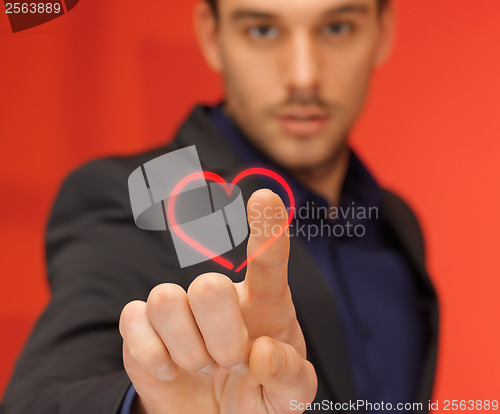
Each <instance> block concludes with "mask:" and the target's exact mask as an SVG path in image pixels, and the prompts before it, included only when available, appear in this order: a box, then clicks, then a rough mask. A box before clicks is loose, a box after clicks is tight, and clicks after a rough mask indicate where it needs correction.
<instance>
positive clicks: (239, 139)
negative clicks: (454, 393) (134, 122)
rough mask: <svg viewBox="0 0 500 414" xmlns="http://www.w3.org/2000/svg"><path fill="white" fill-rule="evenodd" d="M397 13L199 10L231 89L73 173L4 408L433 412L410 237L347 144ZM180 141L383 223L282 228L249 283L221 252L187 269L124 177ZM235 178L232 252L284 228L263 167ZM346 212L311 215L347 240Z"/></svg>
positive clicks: (430, 294)
mask: <svg viewBox="0 0 500 414" xmlns="http://www.w3.org/2000/svg"><path fill="white" fill-rule="evenodd" d="M393 21H394V17H393V9H392V5H391V4H390V2H387V1H383V0H307V1H304V0H218V1H217V2H215V1H214V2H210V3H207V2H202V3H200V4H199V5H198V6H197V8H196V11H195V22H196V29H197V35H198V38H199V42H200V45H201V49H202V51H203V53H204V55H205V57H206V59H207V62H208V63H209V64H210V66H211V67H212V68H213V69H214V70H216V71H218V72H220V73H221V75H222V77H223V79H224V85H225V100H224V102H223V103H222V104H221V105H218V106H216V107H215V108H207V107H198V108H196V109H195V110H194V112H193V113H192V114H191V116H190V117H189V119H188V120H187V121H186V122H185V123H184V125H183V126H182V128H181V129H180V131H179V133H178V135H177V137H176V138H175V140H174V141H173V142H172V143H171V144H170V145H168V146H167V147H163V148H160V149H158V150H156V151H153V152H150V153H147V154H141V155H138V156H135V157H130V158H114V159H107V160H101V161H97V162H94V163H91V164H89V165H87V166H85V167H83V168H81V169H80V170H78V171H76V172H75V173H73V174H72V175H71V176H70V177H69V178H68V179H67V180H66V182H65V184H64V185H63V188H62V190H61V193H60V195H59V198H58V200H57V202H56V204H55V207H54V210H53V214H52V217H51V221H50V224H49V229H48V233H47V257H48V270H49V280H50V283H51V287H52V300H51V303H50V304H49V306H48V308H47V310H46V311H45V313H44V314H43V316H42V317H41V319H40V321H39V323H38V324H37V326H36V328H35V330H34V332H33V334H32V336H31V339H30V341H29V342H28V344H27V346H26V349H25V350H24V352H23V354H22V356H21V358H20V360H19V362H18V365H17V367H16V371H15V374H14V376H13V379H12V381H11V384H10V386H9V388H8V390H7V393H6V396H5V400H4V402H3V405H2V410H4V412H5V413H7V414H14V413H89V412H91V413H94V412H96V413H97V412H99V413H118V412H120V413H128V412H132V413H148V414H153V413H155V414H156V413H166V414H170V413H188V414H189V413H209V414H210V413H293V412H303V411H305V410H306V409H307V408H308V407H309V406H308V404H309V403H311V402H312V401H313V400H314V401H315V403H317V404H316V405H315V406H311V407H310V408H315V409H316V410H320V409H322V410H325V411H332V412H334V411H337V412H338V411H341V412H348V411H353V410H354V408H353V406H352V405H351V404H353V403H355V402H356V401H358V400H360V401H362V402H363V404H359V403H357V404H358V405H357V406H356V409H359V412H372V411H380V404H382V403H384V404H386V405H385V408H386V409H388V410H389V411H399V412H412V411H415V412H417V411H418V412H423V411H427V400H428V399H429V398H430V393H431V390H432V384H433V377H434V367H435V359H436V347H437V301H436V296H435V292H434V290H433V287H432V284H431V282H430V280H429V278H428V276H427V274H426V271H425V266H424V249H423V243H422V237H421V234H420V230H419V228H418V224H417V222H416V220H415V218H414V216H413V214H412V213H411V211H410V210H409V209H408V207H407V206H406V205H405V204H404V203H403V202H402V201H401V200H400V199H398V198H397V197H396V196H395V195H394V194H392V193H389V192H387V191H383V190H382V189H380V187H379V186H378V184H377V183H376V182H375V180H374V179H373V178H372V177H371V175H370V174H369V172H368V171H367V170H366V169H365V168H364V166H363V164H362V163H361V161H360V160H359V159H358V158H357V157H356V156H355V154H354V153H353V152H352V151H351V150H350V149H349V147H348V144H347V138H348V136H349V131H350V130H351V128H352V126H353V124H354V123H355V121H356V119H357V117H358V115H359V113H360V112H361V109H362V106H363V103H364V101H365V97H366V94H367V90H368V85H369V83H370V78H371V74H372V72H373V70H374V69H375V68H376V67H377V66H378V65H379V64H380V63H381V62H383V61H384V60H385V58H386V56H387V54H388V50H389V47H390V44H391V39H392V36H393V26H394V22H393ZM191 145H195V146H196V148H197V151H198V153H199V155H200V159H201V163H202V166H203V169H204V170H205V171H211V172H215V173H218V174H220V175H221V176H223V177H224V178H225V179H226V180H227V181H228V182H229V181H230V180H231V179H232V178H233V177H234V176H235V175H236V173H238V172H239V171H242V170H243V169H245V168H248V167H249V166H255V165H261V166H266V167H269V168H271V169H274V170H275V171H279V172H280V174H281V175H282V176H283V177H286V180H287V181H288V182H289V184H290V185H291V187H292V188H293V192H294V195H295V198H296V201H297V207H299V206H300V207H306V211H308V212H309V213H312V211H313V207H311V206H313V205H321V206H324V207H327V208H328V209H330V210H327V211H331V209H332V208H340V209H341V211H342V208H344V209H346V208H347V207H349V206H352V207H356V208H365V209H369V208H374V209H375V210H376V211H380V214H377V215H376V216H375V217H371V218H370V220H367V221H366V222H365V221H363V220H364V218H363V217H353V218H352V219H353V222H354V224H356V225H358V224H362V229H363V233H362V234H361V235H357V236H356V235H354V236H353V235H352V234H351V235H346V233H343V234H337V233H334V235H332V233H329V234H327V235H326V236H325V235H324V234H322V235H321V236H317V237H305V236H304V235H301V234H299V231H298V229H299V224H300V223H298V220H295V221H294V222H293V223H292V224H293V225H294V226H295V229H297V235H295V234H294V233H293V231H292V228H291V229H290V230H289V231H287V232H283V233H282V234H280V235H279V236H278V237H277V238H276V240H275V241H274V242H273V243H272V244H271V245H270V246H269V247H268V248H267V249H266V250H264V251H263V252H261V254H259V255H258V256H256V257H255V259H254V260H252V261H250V262H249V264H248V266H247V268H246V272H244V273H245V274H244V275H241V274H239V273H236V272H233V271H225V269H222V268H221V267H220V266H219V265H217V264H216V263H213V262H205V263H202V264H199V265H195V266H191V267H188V268H184V269H180V268H179V263H178V261H177V257H176V254H175V249H174V247H173V245H172V240H171V238H170V237H169V235H168V233H166V232H163V233H153V232H146V231H143V230H140V229H138V228H136V227H135V226H134V222H133V219H132V212H131V210H130V203H129V200H128V191H127V177H128V175H129V174H130V173H131V172H132V171H133V170H134V169H136V168H137V167H139V166H141V165H142V164H144V162H147V161H149V160H151V159H153V158H155V157H157V156H159V155H161V154H164V153H166V152H169V151H173V150H176V149H180V148H184V147H187V146H191ZM239 185H240V187H241V190H242V192H243V194H244V195H245V200H247V212H248V221H249V225H250V229H251V235H250V236H249V239H248V243H247V244H246V245H241V246H239V247H237V248H236V249H234V250H233V251H231V252H230V255H229V257H230V258H231V259H232V261H234V262H235V263H236V262H240V263H241V262H242V260H243V259H244V258H245V255H247V256H248V257H250V256H252V255H253V254H254V253H255V252H257V251H260V248H261V246H263V245H265V244H266V243H267V242H268V241H269V239H270V238H271V237H272V236H271V235H270V234H269V233H268V232H266V231H264V228H265V227H266V226H268V227H269V226H270V227H273V226H278V227H281V226H284V225H286V211H285V206H284V204H283V201H282V198H283V200H284V201H285V202H288V200H287V199H286V197H285V196H283V197H282V198H280V197H279V196H278V195H277V194H276V193H280V191H281V189H280V188H279V186H273V184H271V183H267V184H266V185H267V186H270V187H271V188H272V189H273V190H274V192H273V191H269V190H265V189H261V190H259V188H261V187H262V186H263V184H262V181H259V180H258V179H257V178H254V179H251V180H249V181H245V182H242V183H241V184H239ZM256 190H259V191H256ZM250 195H251V196H250ZM314 203H316V204H314ZM266 209H267V210H266ZM265 211H274V212H275V214H272V215H271V216H268V215H267V216H266V214H265ZM322 211H325V210H322ZM344 211H345V210H344ZM278 213H281V214H278ZM262 217H264V219H262ZM345 219H346V217H342V215H340V216H339V217H335V218H333V219H332V218H331V217H330V216H323V217H318V216H316V215H313V214H309V215H306V217H305V222H306V224H307V226H308V228H309V229H310V228H313V227H311V226H322V227H321V228H322V229H323V228H326V229H329V230H331V229H332V228H333V226H339V225H340V226H341V227H342V226H343V228H344V229H346V231H347V229H348V227H347V226H348V225H351V226H352V223H350V222H348V221H346V220H345ZM325 226H326V227H325ZM245 249H246V252H245ZM223 273H224V274H223ZM242 273H243V272H242ZM134 299H140V300H134ZM118 328H119V332H118ZM120 334H121V336H122V337H123V343H122V341H121V339H122V338H121V337H120ZM122 364H123V365H122ZM123 368H125V369H123ZM414 403H417V404H416V405H415V404H414ZM370 404H371V405H370ZM376 404H379V405H378V406H377V405H376ZM387 404H391V406H390V408H389V406H387ZM418 404H422V405H418Z"/></svg>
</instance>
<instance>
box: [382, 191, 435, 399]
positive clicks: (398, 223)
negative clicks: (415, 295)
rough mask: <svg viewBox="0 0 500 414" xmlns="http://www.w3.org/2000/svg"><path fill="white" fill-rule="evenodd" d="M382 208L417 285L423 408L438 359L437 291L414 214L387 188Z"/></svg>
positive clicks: (430, 392) (430, 390) (428, 395)
mask: <svg viewBox="0 0 500 414" xmlns="http://www.w3.org/2000/svg"><path fill="white" fill-rule="evenodd" d="M383 211H384V214H385V217H386V220H387V222H388V224H389V226H390V227H391V228H392V230H393V231H394V233H395V235H396V237H397V238H398V239H399V241H400V243H401V246H402V249H403V252H404V254H405V255H406V257H407V258H408V260H409V262H410V263H411V264H412V265H413V267H414V269H415V274H416V277H417V281H418V285H419V294H420V303H421V308H422V312H423V315H424V318H425V326H426V327H427V337H428V343H427V349H426V355H425V359H424V363H423V366H422V374H421V380H420V384H419V387H418V391H417V396H416V401H417V402H421V403H423V404H424V407H425V406H426V405H427V402H428V400H429V399H430V398H431V395H432V389H433V385H434V377H435V375H434V373H435V369H436V360H437V350H438V332H439V308H438V299H437V294H436V291H435V290H434V287H433V285H432V282H431V279H430V277H429V275H428V273H427V271H426V269H425V252H424V245H423V239H422V235H421V233H420V228H419V226H418V222H417V220H416V218H415V217H414V216H413V213H412V212H411V210H410V209H409V207H408V206H407V205H406V204H405V203H404V202H403V201H402V200H400V199H399V198H398V197H397V196H396V195H394V194H393V193H391V192H389V191H385V192H384V198H383Z"/></svg>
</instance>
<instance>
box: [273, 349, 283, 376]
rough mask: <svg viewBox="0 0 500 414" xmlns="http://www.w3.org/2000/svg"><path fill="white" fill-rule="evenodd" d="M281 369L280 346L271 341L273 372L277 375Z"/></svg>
mask: <svg viewBox="0 0 500 414" xmlns="http://www.w3.org/2000/svg"><path fill="white" fill-rule="evenodd" d="M280 369H281V352H280V351H279V349H278V347H277V346H276V345H275V344H273V343H272V342H271V373H272V374H273V375H276V374H277V373H278V371H279V370H280Z"/></svg>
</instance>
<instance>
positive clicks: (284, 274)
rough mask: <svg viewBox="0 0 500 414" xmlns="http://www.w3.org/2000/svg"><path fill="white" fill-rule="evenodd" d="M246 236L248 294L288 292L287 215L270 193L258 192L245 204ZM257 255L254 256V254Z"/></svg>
mask: <svg viewBox="0 0 500 414" xmlns="http://www.w3.org/2000/svg"><path fill="white" fill-rule="evenodd" d="M247 216H248V223H249V225H250V237H249V239H248V246H247V258H248V259H249V262H248V264H247V272H246V276H245V284H247V287H248V289H249V292H250V294H251V295H254V296H258V297H261V298H266V299H267V298H273V297H279V296H281V295H282V294H283V293H285V292H286V290H287V289H288V255H289V251H290V237H289V234H288V213H287V210H286V208H285V206H284V204H283V202H282V201H281V198H280V197H279V196H278V195H277V194H275V193H273V192H272V191H271V190H267V189H263V190H258V191H256V192H254V193H253V194H252V196H251V197H250V199H249V200H248V204H247ZM256 254H257V255H256Z"/></svg>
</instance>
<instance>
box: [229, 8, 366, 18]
mask: <svg viewBox="0 0 500 414" xmlns="http://www.w3.org/2000/svg"><path fill="white" fill-rule="evenodd" d="M369 10H370V8H369V7H368V6H367V5H366V4H344V5H341V6H337V7H333V8H331V9H328V10H327V11H325V12H324V13H323V15H325V16H331V15H332V14H344V13H356V14H367V13H368V12H369ZM231 17H232V18H233V19H234V20H242V19H267V20H272V19H277V18H278V16H277V15H275V14H273V13H269V12H264V11H260V10H252V9H239V10H235V11H234V12H233V13H232V14H231Z"/></svg>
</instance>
